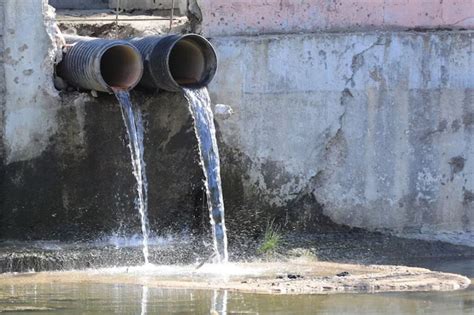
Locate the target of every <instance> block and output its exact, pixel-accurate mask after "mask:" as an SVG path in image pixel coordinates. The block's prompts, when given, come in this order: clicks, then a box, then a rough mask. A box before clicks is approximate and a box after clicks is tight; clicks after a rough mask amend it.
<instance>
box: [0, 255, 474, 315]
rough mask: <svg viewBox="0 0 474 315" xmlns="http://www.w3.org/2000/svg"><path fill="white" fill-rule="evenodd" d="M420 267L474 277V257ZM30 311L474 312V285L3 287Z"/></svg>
mask: <svg viewBox="0 0 474 315" xmlns="http://www.w3.org/2000/svg"><path fill="white" fill-rule="evenodd" d="M420 266H423V267H425V266H429V267H431V268H433V269H435V270H437V269H438V270H443V271H448V272H455V273H456V272H457V273H462V274H464V275H466V276H468V277H471V278H473V277H474V259H470V260H455V261H449V260H430V261H425V262H423V263H422V264H421V265H420ZM137 268H138V267H137ZM209 271H210V270H209ZM132 272H133V271H132ZM27 311H28V312H29V313H30V312H34V314H229V315H230V314H440V315H441V314H443V315H447V314H449V315H450V314H474V288H473V287H472V286H471V287H470V288H469V289H468V290H463V291H454V292H417V293H384V294H334V295H296V296H291V295H265V294H247V293H235V292H229V291H226V290H187V289H162V288H156V287H147V286H142V285H132V284H120V283H116V284H90V283H73V284H58V283H56V284H55V283H53V282H51V283H48V284H36V285H35V284H28V285H3V286H2V285H0V312H6V313H7V314H23V313H24V312H27Z"/></svg>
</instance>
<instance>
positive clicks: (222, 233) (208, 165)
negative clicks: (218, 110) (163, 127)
mask: <svg viewBox="0 0 474 315" xmlns="http://www.w3.org/2000/svg"><path fill="white" fill-rule="evenodd" d="M183 90H184V96H185V97H186V99H187V100H188V103H189V109H190V111H191V115H192V116H193V118H194V128H195V132H196V137H197V139H198V143H199V152H200V156H201V164H202V168H203V171H204V175H205V177H206V194H207V205H208V208H209V216H210V219H211V226H212V234H213V240H214V251H215V254H216V255H215V256H216V258H217V262H226V261H227V259H228V253H227V235H226V228H225V222H224V200H223V197H222V187H221V176H220V163H219V150H218V148H217V140H216V128H215V126H214V117H213V114H212V109H211V100H210V97H209V93H208V91H207V88H205V87H204V88H199V89H189V88H183Z"/></svg>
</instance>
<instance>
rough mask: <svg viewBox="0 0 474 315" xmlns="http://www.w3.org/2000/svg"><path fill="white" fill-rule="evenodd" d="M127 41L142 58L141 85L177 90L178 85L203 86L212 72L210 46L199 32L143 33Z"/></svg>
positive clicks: (214, 60)
mask: <svg viewBox="0 0 474 315" xmlns="http://www.w3.org/2000/svg"><path fill="white" fill-rule="evenodd" d="M130 42H131V43H132V44H133V45H134V46H135V47H136V48H137V49H138V50H139V51H140V53H141V55H142V59H143V62H144V72H143V77H142V79H141V81H140V83H139V86H141V87H144V88H148V89H156V88H160V89H163V90H167V91H171V92H178V91H180V90H181V88H182V87H195V88H198V87H203V86H206V85H208V84H209V83H210V82H211V81H212V79H213V78H214V75H215V74H216V70H217V55H216V52H215V50H214V47H212V45H211V43H210V42H209V41H208V40H207V39H205V38H204V37H202V36H200V35H196V34H185V35H168V36H147V37H143V38H134V39H131V40H130Z"/></svg>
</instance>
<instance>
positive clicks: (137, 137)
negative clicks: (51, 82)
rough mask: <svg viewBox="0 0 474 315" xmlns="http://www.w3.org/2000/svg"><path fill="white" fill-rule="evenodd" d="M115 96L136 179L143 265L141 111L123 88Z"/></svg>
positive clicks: (145, 219) (145, 220)
mask: <svg viewBox="0 0 474 315" xmlns="http://www.w3.org/2000/svg"><path fill="white" fill-rule="evenodd" d="M114 93H115V97H116V98H117V100H118V101H119V103H120V109H121V111H122V117H123V120H124V122H125V126H126V129H127V134H128V138H129V141H130V142H129V145H128V147H129V148H130V157H131V159H132V167H133V175H134V176H135V179H136V181H137V199H136V200H135V206H136V207H137V209H138V212H139V213H140V220H141V227H142V234H143V257H144V259H145V265H147V264H149V260H148V257H149V252H148V217H147V212H148V182H147V178H146V173H145V161H144V159H143V152H144V147H143V121H142V115H141V112H140V111H139V110H138V109H134V108H133V106H132V103H131V102H130V94H129V93H128V92H127V91H123V90H114Z"/></svg>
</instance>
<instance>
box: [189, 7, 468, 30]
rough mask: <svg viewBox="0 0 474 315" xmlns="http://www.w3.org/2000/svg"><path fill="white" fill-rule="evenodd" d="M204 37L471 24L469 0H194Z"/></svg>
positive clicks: (448, 26) (444, 26) (466, 26)
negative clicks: (200, 16)
mask: <svg viewBox="0 0 474 315" xmlns="http://www.w3.org/2000/svg"><path fill="white" fill-rule="evenodd" d="M194 1H196V0H194ZM197 3H198V5H199V7H200V11H201V13H202V31H203V32H204V34H206V35H208V36H220V35H237V34H274V33H299V32H316V31H340V30H350V31H356V30H374V29H386V30H388V29H400V28H401V29H407V28H439V27H441V28H474V1H473V0H429V1H426V0H371V1H366V0H351V1H349V0H300V1H293V0H266V1H253V0H197Z"/></svg>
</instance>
